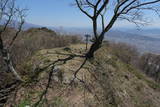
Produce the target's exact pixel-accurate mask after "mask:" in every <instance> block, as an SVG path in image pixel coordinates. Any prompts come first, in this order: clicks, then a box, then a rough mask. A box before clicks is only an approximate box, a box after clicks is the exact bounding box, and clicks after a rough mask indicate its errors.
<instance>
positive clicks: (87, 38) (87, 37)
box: [85, 34, 90, 50]
mask: <svg viewBox="0 0 160 107" xmlns="http://www.w3.org/2000/svg"><path fill="white" fill-rule="evenodd" d="M85 37H86V50H87V49H88V42H89V37H90V35H88V34H86V35H85Z"/></svg>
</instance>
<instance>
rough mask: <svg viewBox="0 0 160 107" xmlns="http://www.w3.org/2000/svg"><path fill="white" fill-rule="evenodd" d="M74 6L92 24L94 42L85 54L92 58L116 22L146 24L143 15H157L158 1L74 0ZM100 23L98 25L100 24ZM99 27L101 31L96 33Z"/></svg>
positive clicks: (159, 2) (159, 1)
mask: <svg viewBox="0 0 160 107" xmlns="http://www.w3.org/2000/svg"><path fill="white" fill-rule="evenodd" d="M75 2H76V6H77V7H78V8H79V9H80V11H81V12H82V13H84V14H85V15H86V16H88V17H89V18H90V19H91V21H92V24H93V33H94V42H93V44H92V46H91V48H90V50H89V51H88V53H87V54H86V57H87V58H92V57H93V55H94V52H95V51H96V50H97V49H99V48H100V46H101V44H102V42H103V39H104V35H105V33H106V32H108V31H109V30H110V29H111V28H112V26H113V25H114V23H115V22H116V21H117V20H118V19H121V20H127V21H129V22H131V23H134V24H136V25H137V26H138V25H144V24H147V23H148V21H147V20H146V17H145V16H146V15H145V13H146V12H147V13H148V11H154V12H156V13H157V14H158V15H159V7H160V0H75ZM99 21H100V22H101V23H100V22H99ZM99 25H100V26H101V27H102V31H101V32H99V31H98V27H99Z"/></svg>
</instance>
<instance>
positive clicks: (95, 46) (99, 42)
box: [86, 35, 104, 59]
mask: <svg viewBox="0 0 160 107" xmlns="http://www.w3.org/2000/svg"><path fill="white" fill-rule="evenodd" d="M103 38H104V35H101V36H99V38H98V39H97V40H95V42H94V43H93V44H92V45H91V47H90V50H89V51H88V52H87V54H86V58H87V59H91V58H93V57H94V53H95V52H96V51H97V50H98V49H99V48H100V47H101V45H102V41H103Z"/></svg>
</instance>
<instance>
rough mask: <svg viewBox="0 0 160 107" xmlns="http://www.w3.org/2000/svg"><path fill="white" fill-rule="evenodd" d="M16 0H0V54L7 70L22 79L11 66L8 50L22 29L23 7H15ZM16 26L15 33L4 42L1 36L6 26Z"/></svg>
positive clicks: (4, 34) (4, 32)
mask: <svg viewBox="0 0 160 107" xmlns="http://www.w3.org/2000/svg"><path fill="white" fill-rule="evenodd" d="M15 3H16V0H0V22H1V24H2V25H1V27H0V55H1V56H2V58H3V61H4V62H5V65H6V66H7V71H9V72H11V73H13V75H14V76H15V77H16V79H17V80H19V81H23V80H22V78H21V76H20V75H19V74H18V73H17V71H16V69H15V67H14V66H13V61H12V58H11V55H10V50H11V48H12V45H13V44H14V42H15V40H16V38H17V36H18V35H19V33H20V32H21V30H22V25H23V24H24V17H25V14H24V13H25V9H20V8H18V7H16V4H15ZM11 26H12V27H13V26H14V27H16V26H18V27H17V28H16V33H15V34H13V36H12V37H11V40H10V42H9V43H4V39H3V37H4V36H6V30H7V28H8V27H11Z"/></svg>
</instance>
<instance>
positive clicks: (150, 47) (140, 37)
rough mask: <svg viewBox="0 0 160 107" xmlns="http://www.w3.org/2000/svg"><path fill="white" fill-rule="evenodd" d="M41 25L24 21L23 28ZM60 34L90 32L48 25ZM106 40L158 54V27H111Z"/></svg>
mask: <svg viewBox="0 0 160 107" xmlns="http://www.w3.org/2000/svg"><path fill="white" fill-rule="evenodd" d="M32 27H35V28H38V27H42V26H40V25H35V24H30V23H25V25H24V29H29V28H32ZM48 28H50V29H52V30H54V31H56V32H59V33H62V34H78V35H82V36H83V35H85V34H92V29H91V28H67V27H59V28H57V27H48ZM105 39H106V40H110V41H115V42H124V43H127V44H130V45H133V46H135V47H137V49H138V50H139V51H140V52H141V53H144V52H151V53H156V54H160V28H159V29H158V28H155V29H141V30H136V29H122V28H120V29H112V30H110V31H109V32H107V33H106V36H105Z"/></svg>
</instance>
